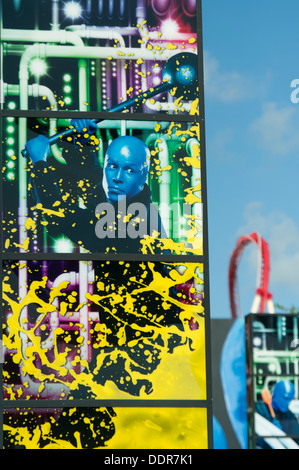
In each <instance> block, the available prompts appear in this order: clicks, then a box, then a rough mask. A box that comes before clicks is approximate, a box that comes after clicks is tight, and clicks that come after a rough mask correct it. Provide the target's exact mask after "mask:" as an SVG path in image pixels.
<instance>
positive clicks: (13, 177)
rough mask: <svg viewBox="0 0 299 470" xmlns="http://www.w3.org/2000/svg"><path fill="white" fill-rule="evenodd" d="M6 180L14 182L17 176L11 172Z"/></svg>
mask: <svg viewBox="0 0 299 470" xmlns="http://www.w3.org/2000/svg"><path fill="white" fill-rule="evenodd" d="M6 178H7V179H8V180H9V181H13V180H14V179H15V174H14V173H13V172H12V171H10V172H9V173H7V175H6Z"/></svg>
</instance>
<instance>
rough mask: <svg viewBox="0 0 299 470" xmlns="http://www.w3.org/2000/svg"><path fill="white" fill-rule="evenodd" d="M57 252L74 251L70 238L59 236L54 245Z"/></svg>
mask: <svg viewBox="0 0 299 470" xmlns="http://www.w3.org/2000/svg"><path fill="white" fill-rule="evenodd" d="M53 249H54V251H55V253H72V252H73V249H74V245H73V243H72V242H71V240H69V239H68V238H65V237H61V238H57V239H56V240H55V243H54V247H53Z"/></svg>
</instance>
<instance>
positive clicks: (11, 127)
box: [6, 126, 15, 134]
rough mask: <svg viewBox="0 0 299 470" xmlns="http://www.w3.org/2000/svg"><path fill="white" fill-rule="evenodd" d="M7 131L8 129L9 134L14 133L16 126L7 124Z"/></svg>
mask: <svg viewBox="0 0 299 470" xmlns="http://www.w3.org/2000/svg"><path fill="white" fill-rule="evenodd" d="M6 131H7V132H8V133H9V134H12V133H13V132H14V131H15V128H14V126H7V128H6Z"/></svg>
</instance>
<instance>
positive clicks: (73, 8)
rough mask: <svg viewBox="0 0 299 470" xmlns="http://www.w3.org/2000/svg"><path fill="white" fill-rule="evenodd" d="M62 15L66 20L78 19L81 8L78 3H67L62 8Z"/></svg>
mask: <svg viewBox="0 0 299 470" xmlns="http://www.w3.org/2000/svg"><path fill="white" fill-rule="evenodd" d="M64 13H65V15H66V16H67V17H68V18H71V19H72V20H75V19H76V18H79V17H80V16H81V13H82V7H81V5H80V3H77V2H73V1H72V2H68V3H66V4H65V6H64Z"/></svg>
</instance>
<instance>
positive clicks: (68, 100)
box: [64, 96, 72, 104]
mask: <svg viewBox="0 0 299 470" xmlns="http://www.w3.org/2000/svg"><path fill="white" fill-rule="evenodd" d="M64 102H65V104H71V102H72V99H71V98H70V97H69V96H66V97H65V98H64Z"/></svg>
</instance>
